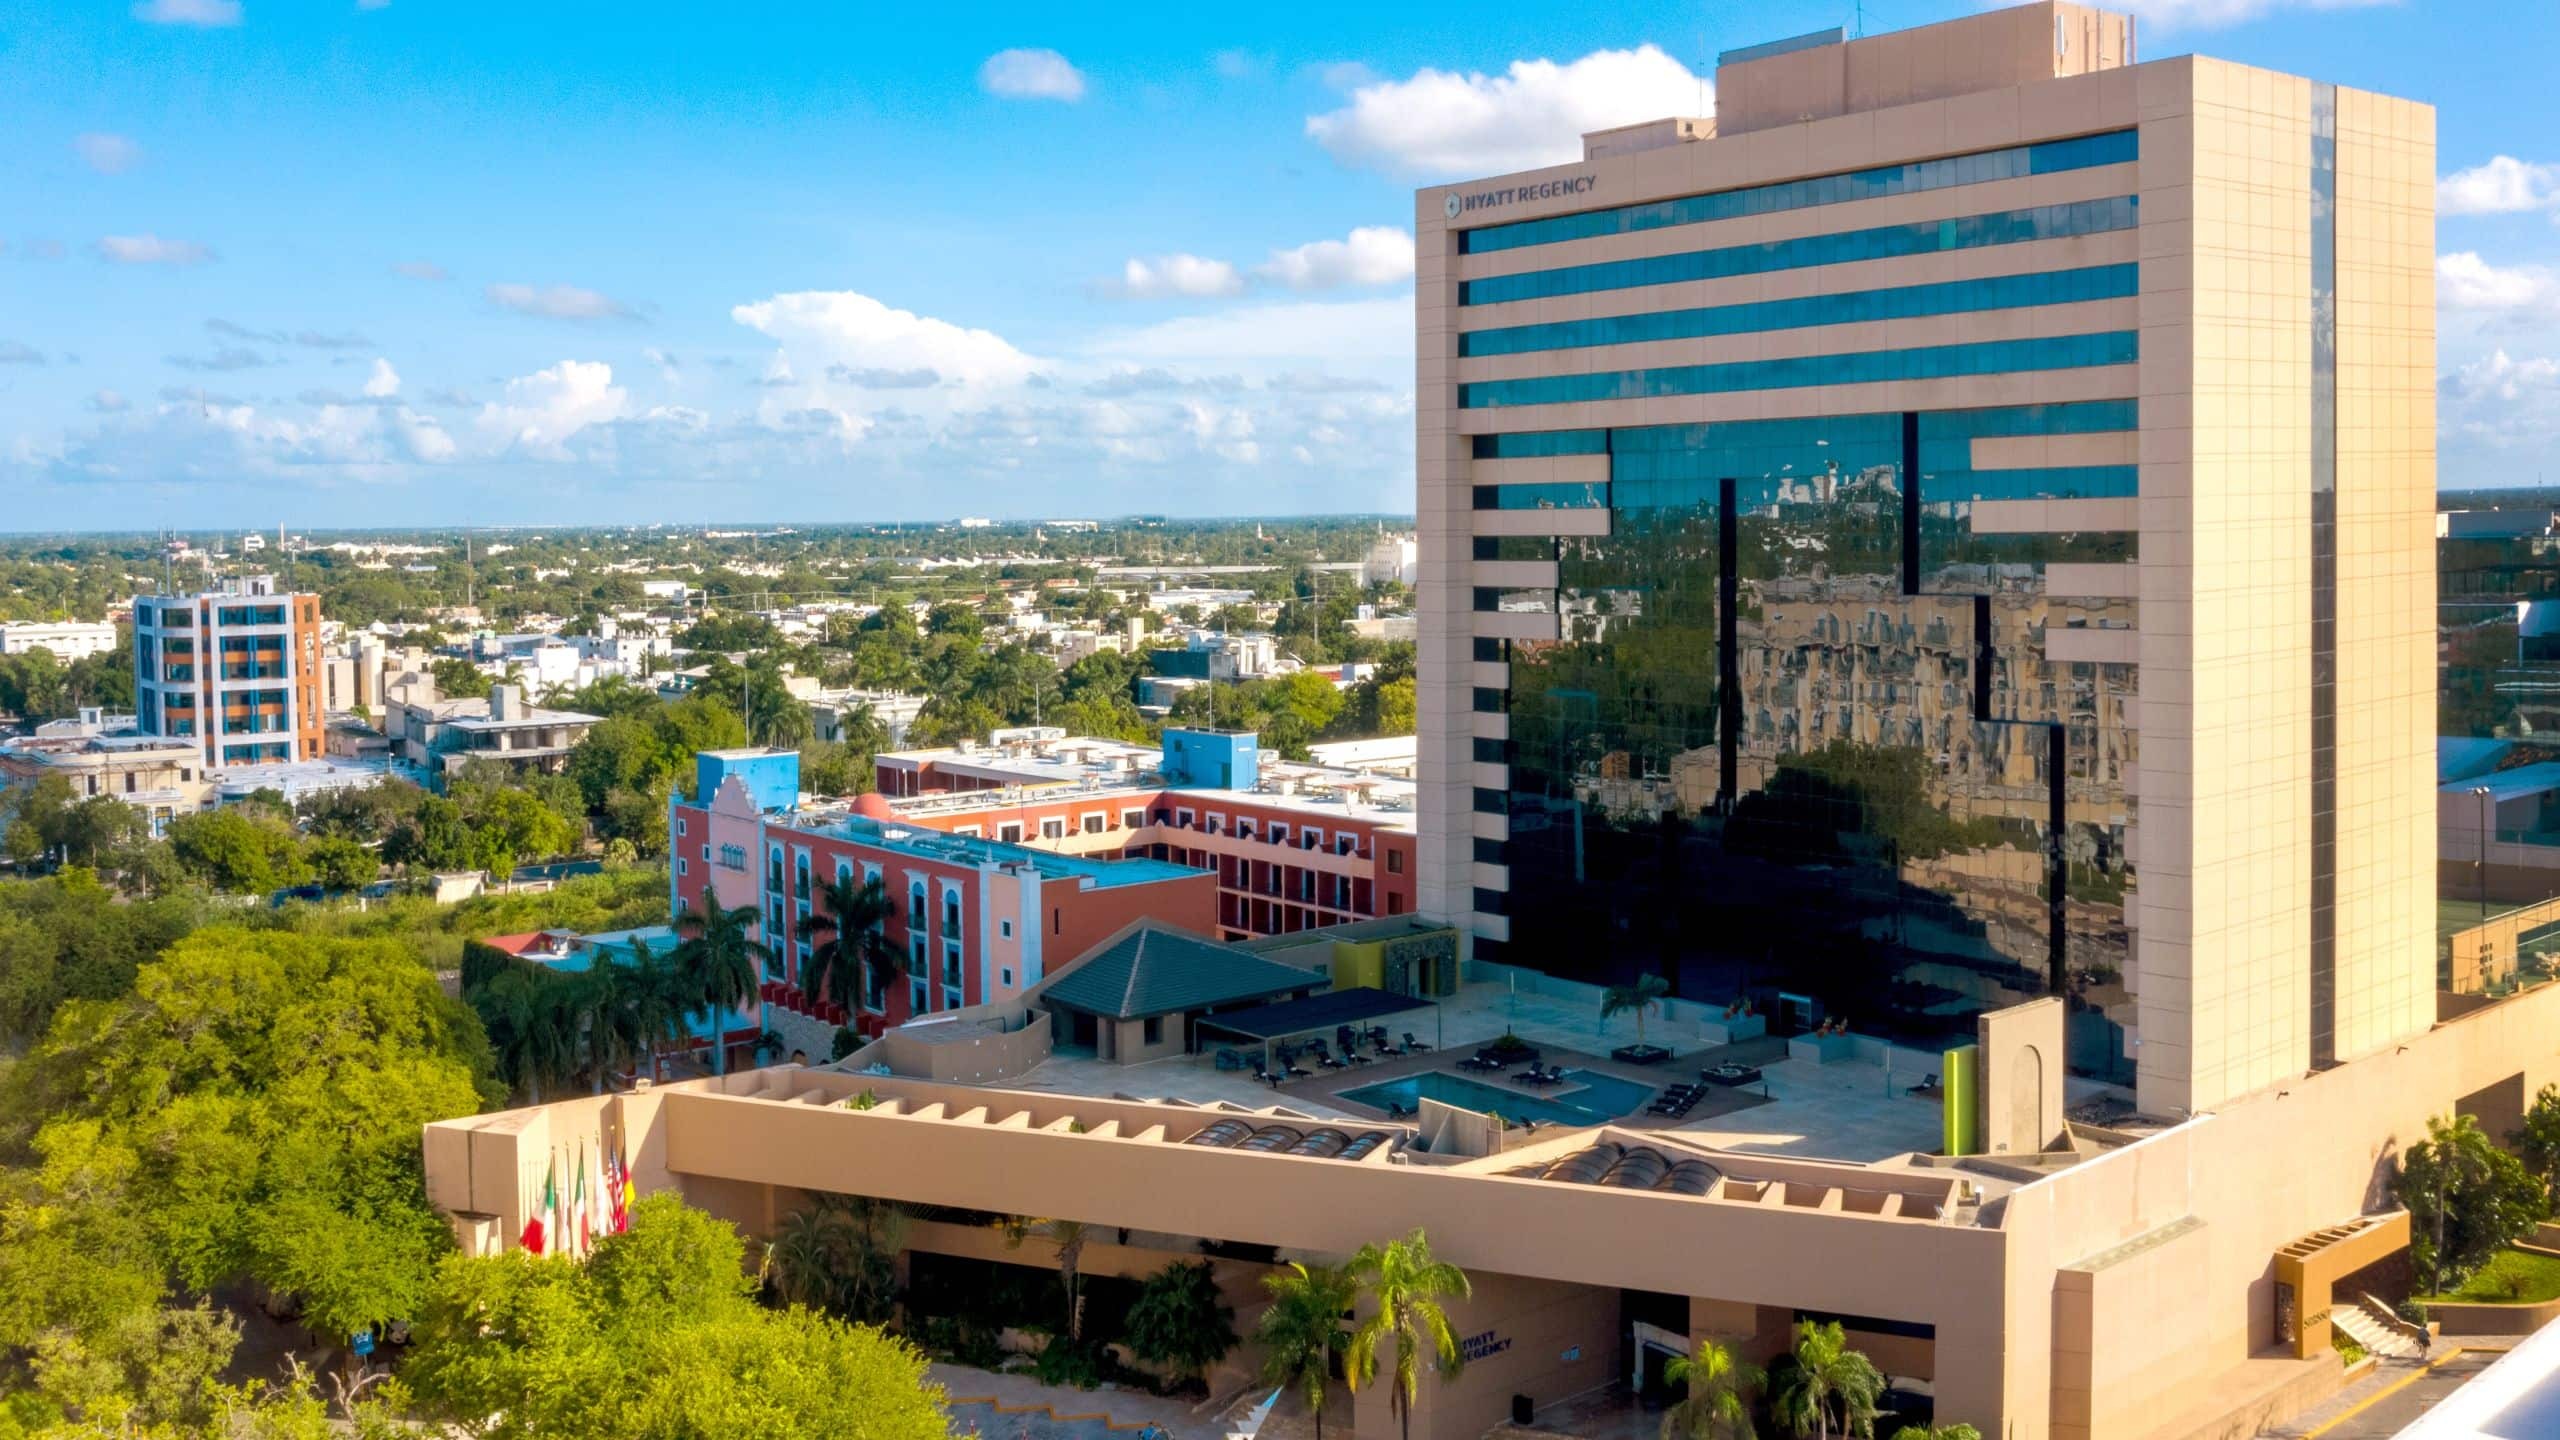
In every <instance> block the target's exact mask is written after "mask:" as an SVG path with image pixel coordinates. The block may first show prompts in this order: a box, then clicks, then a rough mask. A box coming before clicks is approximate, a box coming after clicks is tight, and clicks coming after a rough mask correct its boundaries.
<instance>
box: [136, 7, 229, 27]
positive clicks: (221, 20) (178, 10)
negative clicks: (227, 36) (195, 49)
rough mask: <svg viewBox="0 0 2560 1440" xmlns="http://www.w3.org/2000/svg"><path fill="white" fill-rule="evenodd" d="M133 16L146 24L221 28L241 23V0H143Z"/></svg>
mask: <svg viewBox="0 0 2560 1440" xmlns="http://www.w3.org/2000/svg"><path fill="white" fill-rule="evenodd" d="M133 18H134V19H136V20H140V21H142V22H143V23H144V24H146V25H193V26H195V27H196V28H198V29H202V30H218V29H221V28H222V27H224V26H227V25H237V24H239V23H240V0H142V3H141V4H138V5H136V6H134V7H133Z"/></svg>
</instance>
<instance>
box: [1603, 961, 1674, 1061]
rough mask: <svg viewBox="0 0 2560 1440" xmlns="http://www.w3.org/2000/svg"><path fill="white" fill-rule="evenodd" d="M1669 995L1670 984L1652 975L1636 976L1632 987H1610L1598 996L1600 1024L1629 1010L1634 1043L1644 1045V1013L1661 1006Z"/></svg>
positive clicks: (1604, 1023) (1606, 1022)
mask: <svg viewBox="0 0 2560 1440" xmlns="http://www.w3.org/2000/svg"><path fill="white" fill-rule="evenodd" d="M1670 993H1671V982H1670V981H1668V980H1665V979H1663V978H1662V977H1661V976H1659V975H1653V974H1645V975H1639V976H1637V977H1636V983H1634V984H1633V985H1612V986H1610V987H1609V988H1608V989H1607V990H1605V991H1603V992H1601V995H1600V1023H1601V1024H1602V1025H1606V1024H1608V1023H1609V1017H1611V1016H1613V1015H1618V1014H1621V1013H1624V1012H1626V1011H1630V1010H1632V1011H1634V1012H1635V1017H1636V1043H1637V1044H1638V1045H1642V1044H1643V1043H1644V1012H1646V1011H1647V1010H1650V1009H1652V1008H1654V1007H1655V1006H1657V1005H1659V1004H1661V1003H1662V997H1663V996H1665V995H1668V994H1670Z"/></svg>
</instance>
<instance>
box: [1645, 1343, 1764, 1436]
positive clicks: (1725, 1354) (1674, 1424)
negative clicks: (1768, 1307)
mask: <svg viewBox="0 0 2560 1440" xmlns="http://www.w3.org/2000/svg"><path fill="white" fill-rule="evenodd" d="M1662 1378H1663V1379H1664V1380H1666V1381H1669V1382H1670V1383H1671V1384H1674V1385H1684V1386H1687V1387H1688V1393H1687V1394H1686V1395H1684V1396H1682V1397H1681V1400H1680V1403H1678V1404H1676V1405H1674V1406H1672V1407H1671V1409H1670V1411H1669V1413H1667V1414H1665V1415H1664V1416H1663V1417H1662V1440H1755V1436H1754V1434H1753V1432H1752V1429H1751V1406H1750V1404H1749V1402H1747V1401H1745V1400H1744V1399H1743V1394H1744V1392H1745V1391H1748V1390H1749V1389H1751V1387H1752V1386H1754V1385H1757V1384H1759V1383H1760V1370H1759V1367H1758V1366H1755V1365H1753V1364H1751V1363H1750V1362H1749V1361H1747V1360H1740V1359H1737V1358H1735V1356H1734V1353H1733V1352H1732V1351H1731V1350H1728V1349H1726V1348H1725V1347H1724V1346H1722V1345H1719V1344H1717V1343H1716V1342H1715V1341H1713V1340H1701V1341H1699V1342H1698V1349H1697V1352H1696V1353H1695V1354H1690V1355H1682V1356H1679V1357H1677V1358H1675V1359H1674V1360H1672V1362H1671V1363H1670V1364H1668V1365H1666V1366H1664V1367H1663V1369H1662Z"/></svg>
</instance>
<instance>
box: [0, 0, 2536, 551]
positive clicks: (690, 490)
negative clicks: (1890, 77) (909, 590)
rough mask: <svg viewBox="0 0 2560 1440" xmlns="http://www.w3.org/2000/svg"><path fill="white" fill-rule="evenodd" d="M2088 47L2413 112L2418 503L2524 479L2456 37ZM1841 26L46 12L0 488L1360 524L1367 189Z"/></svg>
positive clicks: (1391, 488) (43, 523) (2494, 124)
mask: <svg viewBox="0 0 2560 1440" xmlns="http://www.w3.org/2000/svg"><path fill="white" fill-rule="evenodd" d="M1971 8H1972V7H1970V6H1968V5H1965V4H1961V3H1958V4H1933V5H1927V6H1922V7H1919V9H1918V10H1916V11H1912V12H1909V13H1904V12H1899V11H1897V12H1894V13H1890V14H1880V15H1870V16H1869V17H1868V23H1869V25H1870V27H1871V28H1876V27H1883V26H1903V25H1909V24H1915V23H1923V22H1926V21H1928V20H1933V19H1941V18H1946V17H1948V16H1952V15H1957V14H1962V13H1968V12H1969V10H1970V9H1971ZM2133 8H2135V9H2136V10H2137V12H2138V13H2140V14H2141V15H2142V17H2143V25H2144V29H2143V32H2142V36H2141V40H2142V53H2143V54H2144V55H2145V56H2146V57H2148V56H2159V55H2166V54H2171V53H2177V52H2181V51H2185V50H2188V49H2191V48H2198V47H2209V48H2211V49H2213V50H2214V51H2215V52H2217V53H2220V54H2224V55H2229V56H2231V57H2233V58H2235V59H2241V60H2244V61H2245V60H2264V61H2269V62H2273V63H2282V64H2285V65H2287V66H2290V67H2293V68H2297V69H2302V70H2310V71H2314V72H2316V73H2321V74H2327V75H2336V76H2338V77H2340V79H2341V80H2342V81H2345V82H2347V83H2359V82H2361V83H2369V84H2381V83H2383V82H2384V77H2383V74H2382V71H2383V70H2384V69H2385V67H2386V66H2387V67H2388V69H2389V71H2390V72H2391V73H2390V79H2389V82H2388V83H2389V87H2390V88H2392V89H2394V90H2396V91H2398V92H2399V93H2406V94H2413V95H2416V96H2418V97H2419V98H2422V99H2430V100H2434V101H2437V102H2438V103H2439V105H2440V110H2441V114H2442V117H2443V119H2442V125H2443V139H2442V147H2441V154H2442V161H2441V169H2442V171H2443V172H2444V181H2443V184H2442V186H2441V195H2440V211H2441V213H2442V216H2443V219H2442V221H2441V224H2440V228H2439V260H2438V275H2437V286H2438V290H2439V295H2440V298H2441V301H2442V303H2443V306H2444V325H2443V336H2442V340H2443V344H2442V355H2441V362H2442V363H2441V377H2440V378H2441V397H2440V398H2441V400H2442V403H2443V408H2444V464H2443V471H2442V477H2441V478H2442V483H2443V484H2444V485H2445V487H2447V488H2461V487H2468V486H2478V485H2491V484H2503V483H2531V482H2532V481H2534V480H2535V479H2537V478H2549V477H2548V476H2547V475H2540V474H2539V472H2538V471H2537V469H2536V467H2537V466H2538V465H2539V464H2540V461H2539V458H2538V457H2539V454H2540V453H2541V451H2542V450H2544V449H2546V448H2547V447H2548V444H2549V442H2550V441H2551V440H2552V439H2554V438H2560V273H2555V271H2554V269H2553V267H2552V265H2551V263H2550V261H2551V256H2552V252H2553V249H2554V247H2555V243H2560V227H2555V225H2554V223H2553V221H2554V218H2555V216H2560V156H2555V155H2551V154H2548V153H2545V151H2543V150H2537V149H2536V148H2535V146H2536V144H2537V143H2538V142H2537V139H2536V137H2537V136H2538V135H2540V134H2544V133H2548V132H2549V131H2550V129H2551V128H2552V127H2551V124H2550V122H2551V121H2552V120H2554V119H2560V109H2555V105H2554V102H2553V101H2552V100H2551V99H2550V97H2548V96H2547V95H2545V94H2542V93H2540V92H2538V91H2537V90H2536V89H2535V88H2534V87H2533V86H2532V85H2531V84H2530V82H2529V81H2528V80H2526V79H2524V78H2523V77H2522V76H2520V75H2519V76H2514V77H2506V76H2494V75H2493V76H2487V77H2482V76H2478V75H2476V74H2474V73H2473V72H2472V71H2471V70H2470V69H2469V68H2466V67H2465V66H2464V64H2463V62H2462V56H2461V52H2460V47H2458V46H2456V45H2455V44H2454V43H2453V40H2454V38H2455V37H2459V36H2461V35H2463V34H2465V33H2467V32H2468V31H2469V30H2470V29H2471V28H2472V27H2470V26H2467V25H2466V24H2465V23H2464V17H2465V16H2467V15H2469V16H2476V17H2478V19H2479V20H2480V22H2481V24H2483V25H2486V24H2488V23H2490V22H2491V20H2492V18H2493V12H2491V11H2490V10H2489V9H2488V8H2487V7H2486V6H2485V5H2450V6H2448V5H2430V6H2428V7H2425V14H2424V15H2423V16H2422V15H2421V14H2420V13H2419V9H2420V7H2416V6H2407V5H2360V4H2345V5H2339V4H2334V3H2321V4H2298V3H2297V4H2287V3H2281V0H2212V3H2197V0H2161V3H2154V4H2150V5H2142V6H2136V7H2133ZM2494 18H2495V19H2496V20H2497V22H2498V23H2500V24H2502V25H2505V26H2507V27H2510V33H2511V34H2512V27H2514V26H2515V25H2517V24H2522V25H2525V26H2549V25H2551V24H2552V23H2553V22H2552V21H2551V20H2550V19H2548V18H2547V17H2532V16H2528V17H2525V18H2523V19H2522V20H2521V21H2519V20H2518V19H2517V18H2516V17H2512V16H2505V15H2497V16H2495V17H2494ZM1139 19H1140V20H1141V21H1143V19H1144V17H1139ZM1844 20H1847V21H1850V22H1851V23H1854V19H1853V17H1850V16H1845V15H1838V14H1834V13H1832V12H1831V11H1830V10H1826V9H1823V8H1821V7H1805V6H1795V5H1783V4H1773V3H1754V4H1748V5H1742V6H1737V7H1733V8H1732V9H1731V10H1730V11H1728V12H1725V13H1722V14H1719V15H1718V16H1716V17H1713V19H1712V20H1711V21H1708V22H1705V23H1702V22H1701V19H1700V17H1699V16H1698V15H1697V13H1696V12H1695V11H1694V10H1692V9H1689V8H1687V7H1678V6H1671V5H1657V4H1645V5H1634V6H1626V7H1616V8H1613V9H1610V10H1608V11H1606V12H1603V13H1599V14H1592V15H1577V16H1575V17H1573V19H1572V20H1571V21H1570V22H1566V21H1564V20H1562V19H1560V18H1558V17H1557V16H1555V15H1553V14H1551V13H1550V14H1541V13H1539V12H1537V11H1535V10H1532V9H1529V8H1528V7H1522V6H1502V7H1492V8H1488V9H1479V10H1471V11H1469V12H1466V13H1465V14H1464V15H1463V16H1461V15H1459V14H1458V13H1456V12H1454V11H1437V12H1414V13H1400V14H1396V15H1384V16H1382V15H1376V14H1368V13H1363V14H1361V15H1358V16H1356V17H1354V16H1352V15H1350V14H1348V13H1344V14H1341V15H1338V16H1329V15H1328V14H1327V13H1326V12H1323V11H1316V12H1299V14H1298V16H1297V17H1296V18H1294V19H1293V20H1292V21H1291V22H1290V24H1289V25H1288V26H1287V27H1286V28H1283V29H1275V28H1274V27H1271V26H1269V25H1262V24H1254V25H1247V24H1242V23H1238V24H1234V25H1229V26H1225V27H1218V26H1200V27H1197V28H1193V27H1192V26H1188V25H1178V24H1172V23H1160V24H1154V25H1149V24H1145V23H1133V24H1130V25H1126V26H1113V27H1100V26H1096V25H1093V24H1090V23H1082V22H1066V23H1062V22H1061V20H1060V19H1059V18H1058V17H1056V16H1054V15H1041V14H1035V13H1033V12H1028V11H1024V10H1020V9H1015V8H1009V7H999V8H997V9H995V10H992V11H988V12H983V13H982V14H980V15H977V16H972V17H966V18H963V19H961V20H958V21H956V22H954V23H950V24H938V25H936V26H935V27H933V28H932V29H931V31H930V33H927V32H926V31H925V30H923V29H921V28H909V29H899V28H897V27H896V26H895V22H888V23H886V24H879V25H870V26H868V27H867V28H866V27H863V26H857V25H854V24H852V23H851V22H839V21H822V20H814V19H804V20H793V21H784V22H775V21H772V20H770V19H769V18H766V17H758V18H757V19H755V20H754V21H752V22H750V21H747V20H746V19H744V18H739V19H736V20H731V19H727V18H722V17H709V16H700V15H680V14H670V13H667V12H653V13H648V14H643V15H641V16H639V17H638V18H637V19H636V20H635V19H633V18H632V17H629V16H625V15H617V16H616V17H615V23H614V24H612V25H610V26H607V25H604V24H603V23H602V22H601V21H600V20H599V19H598V17H596V16H594V15H591V14H587V13H584V12H578V11H562V12H546V13H544V14H542V15H540V16H520V15H506V14H503V13H501V12H498V11H495V10H481V11H477V12H475V11H471V10H468V9H465V10H464V11H462V12H461V13H456V12H454V11H453V10H451V9H446V8H438V9H436V10H433V11H430V10H429V9H428V8H427V7H424V6H419V5H414V4H397V3H394V4H389V5H370V4H359V3H355V0H349V3H348V4H346V5H344V6H332V7H296V8H293V9H291V10H288V9H287V8H286V7H283V6H281V5H278V4H275V3H272V0H267V3H261V0H236V3H235V0H153V3H149V4H143V5H137V6H132V7H124V6H114V7H105V8H102V9H99V10H96V11H93V12H90V13H87V14H82V15H69V14H64V15H50V14H49V15H46V16H43V17H39V18H37V19H35V20H32V21H30V22H26V23H23V24H22V25H21V26H20V27H18V32H17V33H16V34H14V35H12V36H11V37H9V39H8V41H7V43H6V47H5V48H0V73H7V74H10V75H11V76H12V77H13V83H12V84H10V85H9V86H7V87H0V91H5V93H6V95H7V97H8V98H6V99H0V117H5V118H6V119H7V120H8V121H9V122H10V123H11V124H12V125H13V128H14V129H15V130H16V131H17V132H18V133H19V134H20V135H21V136H22V145H23V146H24V147H25V154H26V155H27V157H28V163H26V164H25V165H24V166H22V167H20V168H18V169H17V170H16V171H15V172H14V173H13V175H12V176H10V177H8V178H5V179H0V203H6V204H7V205H8V208H9V210H10V211H11V213H12V214H13V215H14V216H19V217H24V218H20V219H13V220H12V221H11V222H10V223H9V224H8V225H7V227H6V229H5V230H4V231H0V315H6V316H7V317H8V318H7V319H5V320H0V480H5V482H6V483H8V484H9V485H10V487H11V488H12V489H14V490H18V491H19V492H20V493H21V494H23V495H25V496H26V497H28V499H29V501H30V502H31V503H30V504H29V506H28V508H27V510H26V511H25V512H24V519H23V520H22V521H21V524H20V525H19V526H18V527H13V528H24V529H30V530H39V531H54V530H95V529H131V528H135V527H136V523H137V521H140V520H145V519H147V520H149V521H151V522H153V523H154V524H157V523H160V522H165V523H168V524H171V525H175V526H180V527H189V528H196V529H207V528H219V529H249V528H258V529H267V528H272V526H273V525H274V524H275V523H277V522H278V521H287V522H290V523H292V524H294V525H295V527H296V528H312V529H317V528H330V527H360V526H366V525H373V526H388V525H447V526H450V525H455V524H462V523H475V524H478V523H492V524H508V523H528V524H569V523H649V522H669V523H684V522H692V521H703V520H715V519H719V520H734V519H735V518H736V517H738V516H739V515H741V514H752V515H755V516H758V517H760V518H761V519H764V520H769V521H772V522H776V523H802V524H807V523H845V522H853V523H859V522H892V521H910V520H927V519H933V518H939V517H943V516H947V515H954V514H961V513H969V514H985V515H991V516H996V517H999V518H1008V519H1032V518H1039V517H1041V516H1045V515H1050V514H1075V515H1092V514H1119V513H1168V514H1177V515H1250V514H1257V513H1259V514H1290V513H1323V512H1337V513H1338V512H1360V513H1372V512H1376V513H1404V512H1408V511H1410V509H1411V507H1412V503H1413V489H1412V465H1411V434H1412V422H1413V416H1412V382H1413V371H1412V350H1411V303H1412V302H1411V294H1412V287H1411V278H1410V277H1411V265H1412V256H1411V236H1410V230H1409V227H1410V216H1411V209H1410V205H1411V191H1412V189H1413V188H1414V187H1416V186H1418V185H1423V184H1428V183H1432V182H1434V181H1439V180H1447V179H1451V178H1456V177H1458V176H1462V175H1468V174H1483V173H1495V172H1499V171H1504V170H1509V169H1516V168H1521V167H1524V166H1527V165H1531V164H1537V163H1545V162H1550V161H1553V160H1558V159H1569V158H1571V157H1572V156H1573V155H1574V154H1576V153H1578V147H1577V146H1576V143H1575V142H1576V137H1577V135H1578V134H1579V132H1580V131H1581V130H1583V129H1587V128H1597V127H1599V126H1602V125H1606V124H1613V123H1622V122H1626V121H1632V120H1639V119H1646V118H1653V117H1656V116H1658V115H1661V114H1664V113H1670V112H1673V111H1679V112H1684V113H1699V112H1706V111H1711V110H1712V107H1713V92H1712V73H1711V72H1712V69H1713V58H1712V57H1713V55H1714V53H1715V52H1716V51H1717V50H1719V49H1723V48H1731V47H1735V46H1741V45H1748V44H1752V43H1755V42H1758V41H1762V40H1766V39H1769V38H1772V37H1774V36H1779V35H1785V34H1790V33H1795V32H1797V31H1801V30H1804V29H1807V28H1810V27H1812V26H1816V25H1820V24H1828V23H1835V22H1840V21H1844ZM1337 22H1338V23H1337ZM790 27H798V28H796V29H795V28H790ZM2514 38H2516V39H2518V40H2520V41H2524V42H2526V43H2529V42H2530V39H2531V37H2530V36H2514ZM453 75H471V76H474V77H476V79H475V80H474V81H473V82H472V85H473V88H472V90H471V92H469V93H467V94H465V93H462V92H458V91H456V90H455V89H454V88H453V86H452V84H451V82H450V81H449V80H448V79H446V78H445V77H449V76H453ZM1007 137H1012V138H1010V139H1008V138H1007ZM1025 141H1029V142H1034V143H1022V142H1025ZM1026 236H1028V237H1029V239H1028V242H1027V243H1026ZM964 494H965V496H966V499H965V501H964V500H963V499H962V498H961V497H962V496H963V495H964Z"/></svg>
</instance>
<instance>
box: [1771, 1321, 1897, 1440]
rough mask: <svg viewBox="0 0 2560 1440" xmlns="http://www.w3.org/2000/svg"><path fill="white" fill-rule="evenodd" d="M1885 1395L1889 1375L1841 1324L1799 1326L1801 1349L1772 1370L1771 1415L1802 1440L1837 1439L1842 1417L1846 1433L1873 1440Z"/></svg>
mask: <svg viewBox="0 0 2560 1440" xmlns="http://www.w3.org/2000/svg"><path fill="white" fill-rule="evenodd" d="M1883 1395H1884V1376H1883V1375H1881V1374H1879V1373H1877V1371H1876V1367H1875V1365H1874V1363H1873V1362H1871V1361H1869V1360H1868V1359H1867V1357H1866V1356H1864V1355H1861V1354H1859V1353H1858V1352H1857V1351H1855V1350H1852V1349H1850V1348H1849V1340H1848V1337H1847V1335H1845V1334H1844V1333H1843V1332H1842V1330H1841V1327H1840V1322H1839V1321H1837V1320H1834V1321H1832V1322H1831V1323H1829V1324H1827V1325H1816V1324H1814V1323H1813V1322H1812V1321H1810V1320H1800V1321H1798V1322H1796V1343H1795V1349H1794V1350H1792V1351H1791V1352H1789V1353H1788V1354H1787V1355H1786V1356H1785V1357H1784V1358H1783V1359H1781V1360H1780V1361H1779V1362H1778V1363H1777V1364H1776V1365H1773V1366H1771V1367H1770V1369H1769V1414H1770V1416H1771V1417H1772V1418H1773V1419H1775V1420H1776V1421H1777V1422H1778V1423H1779V1424H1781V1425H1784V1426H1785V1427H1787V1429H1788V1430H1789V1431H1791V1432H1793V1433H1794V1434H1796V1435H1797V1436H1799V1437H1803V1436H1813V1437H1816V1440H1831V1417H1832V1416H1833V1414H1834V1413H1837V1414H1838V1415H1839V1417H1840V1433H1841V1434H1843V1435H1846V1436H1851V1437H1855V1440H1873V1437H1874V1435H1875V1433H1876V1401H1877V1400H1878V1399H1880V1398H1882V1396H1883Z"/></svg>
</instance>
